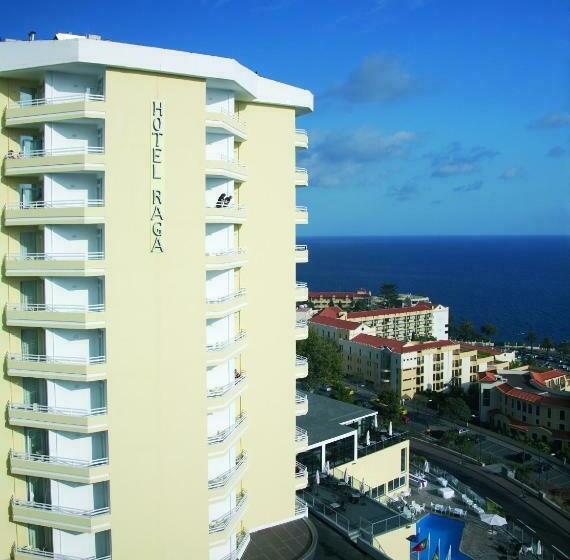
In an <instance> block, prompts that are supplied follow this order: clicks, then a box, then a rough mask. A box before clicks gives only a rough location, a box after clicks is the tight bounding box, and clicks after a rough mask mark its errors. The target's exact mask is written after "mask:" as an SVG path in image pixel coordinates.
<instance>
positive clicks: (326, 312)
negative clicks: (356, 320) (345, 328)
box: [317, 305, 342, 319]
mask: <svg viewBox="0 0 570 560" xmlns="http://www.w3.org/2000/svg"><path fill="white" fill-rule="evenodd" d="M339 313H342V309H341V308H340V307H337V306H336V305H334V306H332V307H325V308H324V309H322V310H321V311H319V313H317V315H319V317H334V318H335V319H336V318H337V317H338V314H339Z"/></svg>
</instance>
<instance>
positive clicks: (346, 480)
mask: <svg viewBox="0 0 570 560" xmlns="http://www.w3.org/2000/svg"><path fill="white" fill-rule="evenodd" d="M344 481H345V482H346V484H348V469H344Z"/></svg>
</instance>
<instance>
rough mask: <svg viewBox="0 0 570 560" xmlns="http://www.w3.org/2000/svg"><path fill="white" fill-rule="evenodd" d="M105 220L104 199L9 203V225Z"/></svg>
mask: <svg viewBox="0 0 570 560" xmlns="http://www.w3.org/2000/svg"><path fill="white" fill-rule="evenodd" d="M103 222H105V203H104V201H103V200H57V201H44V200H41V201H37V202H27V203H24V202H20V203H15V204H7V205H6V208H5V212H4V223H5V225H7V226H37V225H45V224H102V223H103Z"/></svg>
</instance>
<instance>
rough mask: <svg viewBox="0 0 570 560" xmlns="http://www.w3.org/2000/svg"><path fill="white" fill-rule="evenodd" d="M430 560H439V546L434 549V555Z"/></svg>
mask: <svg viewBox="0 0 570 560" xmlns="http://www.w3.org/2000/svg"><path fill="white" fill-rule="evenodd" d="M431 560H439V544H438V545H437V548H436V549H435V554H434V555H433V556H432V557H431Z"/></svg>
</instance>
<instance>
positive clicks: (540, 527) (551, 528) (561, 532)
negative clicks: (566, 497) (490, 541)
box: [411, 440, 570, 554]
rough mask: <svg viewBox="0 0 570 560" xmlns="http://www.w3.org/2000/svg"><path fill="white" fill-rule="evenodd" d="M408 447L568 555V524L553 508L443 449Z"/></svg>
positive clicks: (416, 443) (418, 444) (416, 444)
mask: <svg viewBox="0 0 570 560" xmlns="http://www.w3.org/2000/svg"><path fill="white" fill-rule="evenodd" d="M411 445H412V451H413V452H416V453H418V454H420V455H423V456H424V457H426V458H427V459H428V460H429V461H431V462H432V463H434V464H436V465H438V466H441V467H442V468H443V469H445V470H446V471H448V472H449V473H451V474H452V475H453V476H456V477H457V478H458V479H459V480H461V481H462V482H464V483H465V484H467V485H468V486H470V487H471V488H472V489H473V490H474V491H475V492H477V493H478V494H479V495H480V496H483V497H487V498H490V499H491V500H493V501H494V502H497V503H498V504H500V505H501V506H502V507H503V508H504V509H505V511H506V513H507V514H508V515H509V516H510V517H514V518H516V519H519V520H520V521H522V522H523V523H525V524H526V525H528V526H529V527H531V528H532V529H534V530H535V531H536V533H537V535H538V537H539V538H540V539H541V540H542V541H543V542H546V543H549V544H551V545H554V546H556V547H558V548H559V549H560V550H561V551H562V552H564V553H565V554H570V543H569V539H568V535H570V521H568V519H566V517H564V516H563V515H562V514H561V513H559V512H557V511H556V510H555V509H554V508H551V507H549V506H548V505H547V504H545V503H544V502H542V501H540V500H539V499H538V498H535V497H534V496H529V495H525V496H521V489H520V488H519V486H517V485H516V484H515V483H513V482H511V481H510V480H507V479H505V478H503V477H501V476H498V475H495V474H493V473H490V472H489V471H487V470H485V469H484V468H483V467H480V466H479V465H473V464H466V463H464V462H462V460H461V459H460V458H459V457H456V456H455V455H453V454H452V453H449V452H447V451H446V450H444V449H440V448H437V447H434V446H432V445H429V444H426V443H424V442H420V441H417V440H412V441H411Z"/></svg>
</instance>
